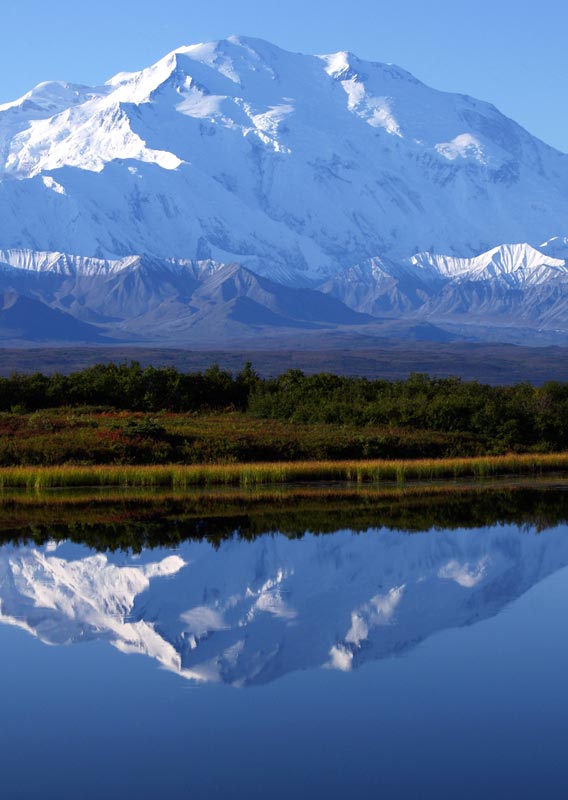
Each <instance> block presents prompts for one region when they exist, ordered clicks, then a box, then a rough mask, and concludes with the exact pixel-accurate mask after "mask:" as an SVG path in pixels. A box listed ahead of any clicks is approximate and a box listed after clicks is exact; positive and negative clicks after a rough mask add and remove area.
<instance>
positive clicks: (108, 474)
mask: <svg viewBox="0 0 568 800" xmlns="http://www.w3.org/2000/svg"><path fill="white" fill-rule="evenodd" d="M566 469H568V453H556V454H554V453H553V454H530V455H505V456H483V457H476V458H447V459H446V458H445V459H416V460H404V461H402V460H401V461H385V460H374V461H302V462H278V463H257V464H199V465H198V464H190V465H185V466H183V465H181V466H180V465H158V466H57V467H5V468H2V469H0V489H5V488H22V489H28V490H36V491H41V490H43V489H49V488H70V487H89V486H91V487H96V486H115V487H128V486H132V487H137V486H138V487H165V488H169V489H187V488H190V487H192V486H215V485H219V486H221V485H238V486H243V487H246V486H260V485H263V484H266V485H271V484H272V485H274V484H284V483H294V482H309V481H341V482H348V483H358V484H360V483H367V482H379V481H397V482H398V483H399V484H402V483H404V482H405V481H407V480H413V479H418V480H433V479H438V478H466V477H474V478H484V477H492V476H496V475H507V474H510V475H514V474H527V473H532V474H542V473H545V472H549V471H561V470H566Z"/></svg>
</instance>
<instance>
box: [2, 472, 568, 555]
mask: <svg viewBox="0 0 568 800" xmlns="http://www.w3.org/2000/svg"><path fill="white" fill-rule="evenodd" d="M531 484H532V485H531ZM557 486H558V480H557V479H555V480H554V481H552V480H543V481H539V482H535V481H534V480H528V479H526V480H517V481H515V482H514V483H511V482H504V481H499V482H492V483H490V484H479V483H474V482H472V483H470V484H468V485H464V484H463V483H459V484H457V485H456V484H454V485H450V486H448V485H429V486H425V485H414V486H412V485H407V486H406V487H404V488H398V489H397V488H396V487H393V488H388V489H387V488H382V489H377V488H364V487H363V488H361V489H359V490H357V489H352V490H346V491H342V490H341V488H332V489H329V490H324V491H320V492H318V491H316V490H314V489H312V488H305V489H304V488H303V487H298V488H295V489H293V490H292V491H287V490H284V489H280V490H278V489H276V488H275V489H266V490H259V489H254V490H251V491H248V490H244V489H233V490H229V491H228V492H222V491H219V490H209V491H207V490H202V491H199V492H197V491H196V492H195V493H191V492H189V493H177V494H174V493H169V494H166V493H160V492H152V491H150V490H143V491H141V490H133V491H128V492H125V493H123V494H119V493H116V492H113V493H108V494H107V495H106V496H105V497H102V496H99V497H96V496H95V497H93V492H90V493H88V492H83V493H82V494H80V495H73V494H72V493H71V494H70V493H60V492H57V493H54V494H53V493H47V494H45V493H39V492H38V493H29V494H26V493H21V494H19V495H15V496H14V495H13V494H12V493H4V495H2V496H1V498H2V504H1V513H0V543H2V542H18V543H21V542H30V543H34V544H38V545H39V544H44V543H46V542H47V541H50V540H57V541H60V540H72V541H75V542H78V543H81V544H86V545H88V546H90V547H94V548H96V549H98V550H107V549H110V550H116V549H131V550H136V551H139V550H141V549H142V548H144V547H159V546H165V547H175V546H177V545H178V544H180V543H181V542H182V541H185V540H191V539H195V540H206V541H209V542H210V543H212V544H214V545H217V544H219V543H220V542H222V541H223V540H225V539H230V538H232V537H234V536H239V537H241V538H245V539H253V538H256V537H257V536H261V535H264V534H271V533H281V534H284V535H286V536H288V537H290V538H297V537H301V536H303V535H304V534H305V533H316V534H324V533H333V532H335V531H338V530H342V529H350V530H352V531H354V532H365V531H368V530H370V529H385V528H387V529H391V530H398V531H405V532H409V533H410V532H421V531H427V530H431V529H439V530H448V529H455V528H464V529H466V528H482V527H485V526H488V525H495V524H506V523H508V524H516V525H518V526H528V528H530V529H532V530H536V531H541V530H544V529H545V528H550V527H553V526H555V525H558V524H559V523H561V522H562V523H565V522H566V520H567V519H568V492H565V491H557V490H555V489H556V487H557ZM66 495H67V496H66ZM376 532H378V531H376Z"/></svg>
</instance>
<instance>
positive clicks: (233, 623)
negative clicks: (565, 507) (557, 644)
mask: <svg viewBox="0 0 568 800" xmlns="http://www.w3.org/2000/svg"><path fill="white" fill-rule="evenodd" d="M567 532H568V531H567V529H566V526H565V525H564V524H561V525H558V526H556V527H554V528H552V529H550V530H547V531H546V532H544V533H542V534H538V533H537V532H536V529H535V528H534V527H530V526H524V527H523V528H520V527H519V526H518V525H515V524H505V525H498V526H487V527H483V528H478V529H469V530H465V529H456V530H453V531H450V530H436V531H431V532H429V533H425V534H420V535H409V534H405V533H401V532H396V531H393V530H388V529H385V528H374V529H370V530H368V531H367V532H365V533H361V534H357V535H356V534H354V533H353V532H352V531H350V530H339V531H337V532H335V533H333V534H329V535H323V536H316V535H312V534H308V535H306V536H304V537H302V538H290V537H287V536H284V535H281V534H271V535H265V536H258V537H256V538H254V539H253V540H251V541H248V540H245V539H242V538H238V537H236V536H234V537H232V538H226V539H223V540H222V541H221V542H220V543H219V542H217V543H211V542H208V541H186V542H182V543H181V544H180V546H179V547H177V548H176V549H175V550H174V549H156V550H143V551H142V552H141V553H140V554H134V553H132V552H122V553H111V552H106V553H95V552H93V551H92V550H88V549H87V548H86V547H83V546H80V545H77V544H72V543H70V542H69V541H62V542H59V543H57V542H55V541H52V542H48V543H47V544H45V545H42V546H37V545H30V544H22V545H21V546H18V545H15V544H6V545H4V546H3V547H2V548H0V621H1V622H3V623H5V624H11V625H17V626H19V627H21V628H23V629H25V630H27V631H28V632H29V633H31V634H33V635H34V636H36V637H38V638H39V639H40V640H41V641H42V642H45V643H46V644H58V645H61V644H75V643H77V642H81V641H86V640H95V639H102V640H105V641H107V642H109V643H110V644H112V645H113V646H114V647H116V648H118V649H119V650H121V651H122V652H124V653H141V654H145V655H147V656H150V657H151V658H153V659H155V660H156V661H157V662H158V663H159V664H160V665H161V666H162V667H165V668H167V669H168V670H171V671H173V672H176V673H178V674H179V675H181V676H183V677H185V678H189V679H193V680H198V681H221V682H225V683H229V684H233V685H236V686H249V685H254V684H261V683H266V682H270V681H274V680H276V679H278V678H279V677H281V676H283V675H285V674H287V673H290V672H293V671H295V670H301V669H308V668H317V667H320V668H330V669H339V670H343V671H349V670H352V669H354V668H356V667H357V666H359V665H360V664H362V663H364V662H365V661H369V660H373V659H382V658H387V657H390V656H393V655H397V654H400V653H402V652H404V651H408V650H410V649H411V648H413V647H416V646H417V645H418V644H419V643H420V642H422V641H424V640H425V639H427V638H428V637H429V636H430V635H432V634H433V633H435V632H437V631H440V630H443V629H447V628H451V627H461V626H466V625H470V624H472V623H473V622H477V621H480V620H483V619H486V618H488V617H491V616H493V615H495V614H498V613H499V612H500V611H501V609H503V608H504V607H505V606H506V605H507V604H508V603H510V602H511V601H513V600H515V598H517V597H519V596H520V595H522V594H523V593H524V592H526V591H527V590H528V589H530V588H531V587H532V586H534V585H535V584H537V583H538V582H539V581H541V580H542V579H543V578H545V577H546V576H547V575H549V574H551V573H553V572H555V571H556V570H559V569H561V568H563V567H565V566H566V565H567V564H568V537H567V535H566V534H567Z"/></svg>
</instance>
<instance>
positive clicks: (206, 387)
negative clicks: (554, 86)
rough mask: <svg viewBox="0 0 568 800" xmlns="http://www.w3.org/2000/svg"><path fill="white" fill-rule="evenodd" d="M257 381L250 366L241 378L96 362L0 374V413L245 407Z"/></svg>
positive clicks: (223, 373)
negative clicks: (64, 371)
mask: <svg viewBox="0 0 568 800" xmlns="http://www.w3.org/2000/svg"><path fill="white" fill-rule="evenodd" d="M257 380H258V377H257V375H256V373H255V372H254V371H253V370H252V368H251V367H250V365H248V364H247V365H246V366H245V368H244V369H243V370H242V371H241V372H240V373H239V374H238V375H236V376H233V375H232V374H231V373H230V372H227V371H226V370H222V369H219V367H218V366H217V365H216V364H214V365H213V366H211V367H210V368H209V369H208V370H206V371H205V372H194V373H183V372H178V370H176V369H175V368H174V367H161V368H158V369H156V368H154V367H145V368H142V367H141V366H140V364H139V363H138V362H137V361H133V362H131V363H129V364H113V363H110V364H96V365H95V366H93V367H87V368H86V369H83V370H80V371H79V372H74V373H71V374H70V375H61V374H60V373H54V374H53V375H44V374H42V373H40V372H36V373H34V374H32V375H24V374H21V373H14V374H13V375H12V376H11V377H9V378H0V411H20V410H21V411H24V412H26V411H38V410H40V409H45V408H59V407H61V406H108V407H112V408H115V409H124V410H128V411H148V412H158V411H177V412H184V411H204V410H208V411H211V410H220V409H225V408H234V409H239V410H242V409H245V408H246V406H247V403H248V397H249V394H250V389H251V385H252V384H253V383H255V382H256V381H257Z"/></svg>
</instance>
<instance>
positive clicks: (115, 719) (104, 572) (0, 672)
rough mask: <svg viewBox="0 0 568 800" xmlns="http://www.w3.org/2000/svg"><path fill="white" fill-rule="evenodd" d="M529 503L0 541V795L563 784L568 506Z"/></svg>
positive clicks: (461, 790)
mask: <svg viewBox="0 0 568 800" xmlns="http://www.w3.org/2000/svg"><path fill="white" fill-rule="evenodd" d="M533 500H534V502H532V505H531V504H530V503H529V505H528V506H527V495H526V493H525V495H524V498H523V497H522V496H519V497H518V502H519V503H520V504H521V508H522V517H523V521H522V522H520V521H515V522H513V521H508V518H514V519H515V520H516V519H517V511H515V513H512V512H508V515H509V516H508V518H506V519H503V515H502V514H501V512H499V513H500V517H499V519H497V518H496V519H495V520H494V521H493V522H491V507H492V506H491V502H488V510H487V514H488V521H487V524H484V525H477V526H475V527H469V526H468V525H451V526H446V527H440V526H437V525H436V524H432V518H431V516H430V515H429V514H426V515H425V518H426V519H427V520H428V525H427V526H425V527H424V529H423V530H422V531H421V532H414V533H409V532H405V530H404V527H401V525H400V524H399V523H397V524H396V525H389V527H385V526H384V525H381V524H378V522H377V524H376V525H375V526H373V527H369V528H364V529H363V530H359V532H353V531H352V530H349V529H346V528H345V527H341V529H339V527H338V529H337V530H335V531H333V532H327V533H325V534H321V535H317V534H316V533H307V534H306V535H304V536H301V537H298V536H297V535H292V534H291V533H290V531H288V532H287V534H284V533H278V532H271V533H267V534H265V535H263V534H262V531H261V530H257V531H256V532H255V535H254V536H250V537H248V538H244V537H243V536H238V535H230V532H229V533H228V532H227V525H229V528H230V523H229V522H226V524H225V523H224V524H223V526H222V530H223V536H222V537H221V538H220V539H211V540H210V541H205V540H199V537H196V536H195V530H196V528H195V525H193V526H192V527H191V530H192V533H193V535H194V536H195V538H194V539H192V540H188V541H182V542H180V544H179V545H178V546H175V547H174V546H172V547H163V546H161V547H155V548H149V547H144V548H142V550H141V552H133V551H132V550H127V551H116V552H111V551H109V550H106V549H104V547H100V548H99V549H93V548H92V547H89V546H87V545H86V544H81V543H80V542H79V541H76V542H71V541H70V538H76V539H78V538H80V537H77V535H76V529H75V528H74V529H71V528H70V529H69V531H68V536H66V535H65V534H64V532H62V531H61V530H58V536H57V538H54V539H52V540H49V541H47V542H45V543H42V544H38V543H36V542H33V541H29V540H28V542H26V541H25V540H24V539H23V538H22V537H19V539H18V540H15V541H13V542H6V544H4V545H3V546H2V547H0V648H1V652H2V658H1V659H0V697H1V699H2V706H1V707H2V728H1V733H0V740H1V745H2V747H1V748H0V766H1V770H2V772H1V774H2V787H3V788H2V794H3V796H5V797H8V798H10V800H11V798H25V799H26V800H27V799H28V798H39V797H41V798H58V800H62V799H63V798H77V797H81V798H103V797H104V798H114V797H116V798H119V797H120V798H123V797H140V798H146V797H148V798H150V797H158V796H162V797H169V798H217V797H218V798H241V797H243V798H266V797H270V798H280V797H282V798H284V797H291V796H292V797H294V796H295V797H315V796H318V797H319V796H321V797H327V798H344V797H364V798H366V797H373V798H374V797H379V796H382V797H387V798H406V797H408V798H416V797H436V798H446V797H447V798H450V797H451V798H455V797H466V798H467V797H471V798H474V797H475V798H477V797H483V798H507V797H511V798H513V797H514V798H519V797H521V798H524V797H526V798H536V797H547V798H555V797H563V798H564V797H566V796H567V792H568V766H567V764H566V758H565V751H566V745H567V743H568V713H567V712H568V699H567V696H566V675H568V641H567V637H566V617H567V612H568V570H567V566H568V528H567V526H566V524H565V521H564V511H563V509H564V507H565V502H566V501H565V495H561V493H558V492H549V493H548V494H546V496H545V495H539V496H538V502H537V501H536V497H535V498H533ZM493 505H494V507H495V508H497V506H496V505H495V504H493ZM508 508H509V506H508ZM531 509H532V511H531ZM546 509H548V513H545V512H546ZM399 512H400V510H399V511H397V512H396V516H397V519H399V518H400V513H399ZM444 513H445V516H443V518H444V519H446V518H447V510H446V512H444ZM495 513H496V512H495ZM531 514H532V518H533V519H532V522H531V521H530V518H531ZM403 516H404V515H403ZM505 517H507V515H505ZM459 518H460V519H461V518H462V516H461V512H460V515H459ZM343 519H344V515H342V517H341V520H342V522H343ZM543 519H546V523H545V524H543ZM434 523H435V520H434ZM295 524H296V525H297V524H298V523H297V522H296V523H295ZM446 525H447V523H446ZM281 527H282V528H283V529H286V527H287V526H286V525H285V524H282V526H281ZM329 527H330V526H329V524H328V523H326V526H325V529H326V530H329ZM363 527H364V526H363ZM418 528H420V526H418ZM331 529H333V525H331ZM32 533H33V531H31V529H30V532H29V534H30V535H31V534H32ZM296 533H301V531H297V532H296ZM97 537H98V538H99V539H100V540H101V541H105V540H106V538H108V531H107V532H106V533H105V531H104V530H100V531H98V533H97ZM95 538H96V537H95Z"/></svg>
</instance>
